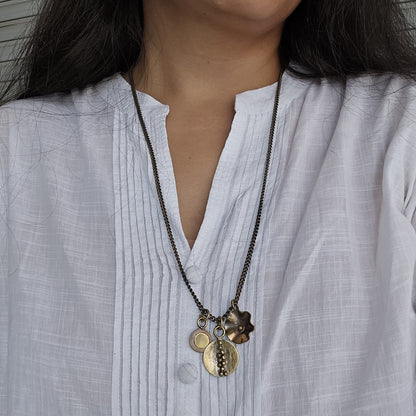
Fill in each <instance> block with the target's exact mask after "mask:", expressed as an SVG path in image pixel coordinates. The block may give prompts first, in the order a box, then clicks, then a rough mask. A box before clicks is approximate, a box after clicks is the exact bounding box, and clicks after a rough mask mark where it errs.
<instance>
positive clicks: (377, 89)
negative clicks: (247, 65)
mask: <svg viewBox="0 0 416 416" xmlns="http://www.w3.org/2000/svg"><path fill="white" fill-rule="evenodd" d="M275 91H276V84H272V85H268V86H266V87H263V88H260V89H257V90H251V91H245V92H242V93H241V94H238V95H237V96H236V101H235V116H234V120H233V123H232V127H231V130H230V133H229V136H228V138H227V141H226V143H225V146H224V148H223V150H222V153H221V157H220V159H219V162H218V166H217V168H216V171H215V175H214V179H213V182H212V186H211V190H210V194H209V199H208V204H207V207H206V211H205V215H204V219H203V223H202V225H201V228H200V231H199V233H198V236H197V239H196V241H195V244H194V246H193V248H192V249H190V247H189V245H188V243H187V240H186V238H185V235H184V233H183V229H182V226H181V221H180V215H179V208H178V198H177V192H176V184H175V177H174V172H173V168H172V161H171V157H170V152H169V145H168V137H167V134H166V125H165V121H166V117H167V116H168V114H169V107H168V106H167V105H164V104H162V103H160V102H158V101H156V100H155V99H154V98H152V97H151V96H149V95H146V94H143V93H140V92H139V93H138V96H139V100H140V103H141V107H142V111H143V115H144V119H145V123H146V125H147V128H148V131H149V136H150V138H151V141H152V144H153V147H154V150H155V156H156V161H157V165H158V170H159V174H160V182H161V188H162V192H163V196H164V199H165V203H166V209H167V213H168V216H169V221H170V223H171V226H172V232H173V235H174V238H175V241H176V245H177V248H178V252H179V255H180V258H181V261H182V264H183V266H184V269H185V272H186V274H187V277H188V279H189V281H190V282H191V285H192V288H193V290H194V291H195V293H196V294H197V296H198V297H199V299H200V300H201V302H202V303H203V305H204V306H205V307H206V308H208V309H209V310H210V311H211V312H212V313H213V314H214V315H220V314H222V313H224V312H225V310H226V309H227V308H228V306H229V304H230V300H231V299H232V298H233V297H234V295H235V291H236V288H237V284H238V279H239V277H240V274H241V271H242V267H243V264H244V260H245V256H246V253H247V250H248V246H249V242H250V238H251V233H252V231H253V227H254V222H255V218H256V213H257V207H258V200H259V196H260V190H261V184H262V179H263V174H264V165H265V158H266V152H267V144H268V135H269V128H270V123H271V117H272V110H273V99H274V94H275ZM0 133H1V141H0V158H1V159H0V160H1V171H0V173H1V176H0V415H7V416H21V415H25V416H27V415H33V416H35V415H36V416H37V415H39V416H47V415H53V416H56V415H65V416H72V415H77V416H81V415H82V416H87V415H88V416H90V415H97V416H98V415H100V416H101V415H112V416H133V415H134V416H136V415H151V416H153V415H202V416H211V415H239V416H240V415H241V416H252V415H260V414H262V415H279V416H306V415H308V416H323V415H328V416H329V415H331V416H333V415H340V416H341V415H342V416H347V415H348V416H349V415H351V416H352V415H354V416H355V415H357V416H358V415H360V416H361V415H368V416H383V415H385V416H391V415H395V416H410V415H413V414H416V413H415V412H416V407H415V403H414V399H413V388H414V374H415V353H416V346H415V340H416V339H415V336H416V334H415V332H416V319H415V310H416V308H415V307H416V296H415V295H416V292H415V288H416V286H415V276H414V274H415V269H416V232H415V227H416V218H415V209H416V87H415V86H414V85H413V84H411V83H408V82H407V81H405V80H403V79H402V78H400V77H398V76H394V75H383V76H362V77H352V78H350V79H349V80H348V81H347V83H346V84H345V85H343V84H341V83H335V82H330V81H328V80H325V79H323V80H300V79H297V78H295V77H294V76H292V75H291V74H290V73H288V72H285V74H284V76H283V79H282V88H281V97H280V107H279V112H278V116H277V125H276V129H275V141H274V145H273V149H272V154H271V164H270V170H269V179H268V182H267V186H266V191H265V199H264V208H263V213H262V219H261V223H260V227H259V233H258V237H257V242H256V246H255V250H254V253H253V257H252V262H251V265H250V269H249V272H248V276H247V279H246V283H245V285H244V288H243V291H242V294H241V298H240V302H239V305H240V308H241V309H242V310H248V311H250V313H251V314H252V320H253V323H254V325H255V330H254V332H253V333H252V335H251V337H250V340H249V342H247V343H245V344H242V345H238V346H237V350H238V352H239V357H240V361H239V364H238V367H237V369H236V371H235V372H234V373H233V374H231V375H230V376H228V377H224V378H217V377H213V376H211V375H210V374H209V373H208V372H207V371H206V370H205V368H204V365H203V363H202V355H201V354H199V353H197V352H195V351H193V350H192V349H191V348H190V346H189V335H190V333H191V332H192V331H193V330H194V329H196V328H197V326H196V320H197V318H198V316H199V311H198V308H197V307H196V305H195V303H194V301H193V299H192V296H191V294H190V293H189V291H188V289H187V288H186V286H185V283H184V282H183V280H182V277H181V274H180V271H179V269H178V266H177V264H176V260H175V257H174V254H173V251H172V248H171V246H170V242H169V238H168V235H167V232H166V228H165V224H164V221H163V216H162V213H161V210H160V206H159V200H158V196H157V192H156V187H155V183H154V176H153V170H152V165H151V160H150V157H149V152H148V149H147V145H146V142H145V139H144V136H143V133H142V131H141V128H140V125H139V122H138V118H137V114H136V109H135V106H134V102H133V98H132V94H131V90H130V86H129V84H128V83H127V82H126V81H125V80H124V79H123V77H122V76H121V74H119V73H116V74H114V75H113V76H111V77H108V78H106V79H104V80H103V81H101V82H100V83H98V84H96V85H91V86H88V87H87V88H86V89H84V90H82V91H79V90H73V91H72V92H71V94H69V95H67V96H63V95H59V94H54V95H49V96H46V97H38V98H31V99H26V100H19V101H15V102H12V103H10V104H8V105H6V106H4V107H2V108H0ZM213 326H214V325H213V324H210V325H209V327H208V329H209V330H210V331H212V330H213Z"/></svg>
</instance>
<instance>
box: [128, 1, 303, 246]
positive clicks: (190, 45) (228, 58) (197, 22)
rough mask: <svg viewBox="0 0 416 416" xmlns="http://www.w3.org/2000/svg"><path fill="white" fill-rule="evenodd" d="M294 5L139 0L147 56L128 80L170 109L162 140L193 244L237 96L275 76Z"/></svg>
mask: <svg viewBox="0 0 416 416" xmlns="http://www.w3.org/2000/svg"><path fill="white" fill-rule="evenodd" d="M299 3H300V0H144V4H143V7H144V21H145V33H144V45H145V50H146V53H145V54H144V55H142V56H141V57H140V58H139V60H138V62H137V64H136V66H135V68H134V81H135V86H136V89H137V90H139V91H143V92H145V93H147V94H149V95H151V96H153V97H154V98H155V99H157V100H158V101H160V102H162V103H164V104H168V105H169V106H170V113H169V115H168V117H167V120H166V129H167V135H168V144H169V150H170V153H171V158H172V164H173V170H174V174H175V180H176V187H177V194H178V203H179V211H180V216H181V222H182V228H183V231H184V234H185V237H186V239H187V241H188V244H189V246H190V247H191V248H192V246H193V244H194V241H195V239H196V237H197V234H198V231H199V228H200V226H201V223H202V220H203V217H204V212H205V207H206V204H207V201H208V196H209V191H210V189H211V183H212V179H213V176H214V173H215V169H216V167H217V164H218V160H219V158H220V155H221V151H222V149H223V147H224V144H225V142H226V140H227V137H228V134H229V132H230V128H231V124H232V121H233V117H234V101H235V95H236V94H238V93H241V92H243V91H246V90H251V89H255V88H260V87H263V86H266V85H269V84H272V83H273V82H275V81H277V78H278V73H279V69H280V62H279V57H278V53H277V50H278V46H279V42H280V38H281V33H282V28H283V23H284V21H285V19H286V18H287V17H288V16H289V15H290V14H291V13H292V11H293V10H294V9H295V8H296V6H297V5H298V4H299ZM123 76H124V78H125V79H126V80H128V77H127V75H126V74H124V75H123Z"/></svg>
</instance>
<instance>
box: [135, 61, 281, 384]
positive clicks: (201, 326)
mask: <svg viewBox="0 0 416 416" xmlns="http://www.w3.org/2000/svg"><path fill="white" fill-rule="evenodd" d="M132 69H133V68H130V70H129V71H128V74H129V79H130V86H131V91H132V95H133V99H134V104H135V106H136V110H137V115H138V117H139V121H140V125H141V128H142V131H143V134H144V137H145V140H146V143H147V147H148V149H149V154H150V159H151V162H152V168H153V175H154V179H155V184H156V190H157V195H158V198H159V203H160V208H161V211H162V215H163V219H164V222H165V225H166V230H167V233H168V236H169V240H170V244H171V246H172V250H173V253H174V255H175V259H176V262H177V264H178V267H179V271H180V273H181V275H182V279H183V281H184V282H185V285H186V287H187V288H188V290H189V292H190V294H191V295H192V297H193V299H194V301H195V304H196V306H197V307H198V309H199V312H200V314H199V318H198V319H197V322H196V323H197V329H195V330H194V331H193V332H192V333H191V335H190V337H189V344H190V346H191V348H192V349H193V350H194V351H196V352H199V353H203V357H202V360H203V363H204V366H205V368H206V370H207V371H208V372H209V373H210V374H212V375H213V376H216V377H224V376H228V375H230V374H231V373H233V372H234V371H235V369H236V368H237V365H238V361H239V356H238V351H237V348H236V347H235V345H234V343H235V344H242V343H244V342H247V341H248V340H249V339H250V333H251V332H252V331H253V330H254V325H253V324H252V323H251V322H250V319H251V314H250V313H249V312H247V311H240V310H239V308H238V301H239V299H240V295H241V291H242V290H243V286H244V283H245V281H246V277H247V272H248V269H249V267H250V263H251V258H252V255H253V251H254V246H255V243H256V238H257V233H258V229H259V225H260V219H261V213H262V209H263V200H264V193H265V189H266V181H267V176H268V172H269V165H270V157H271V151H272V146H273V138H274V131H275V126H276V116H277V110H278V107H279V97H280V88H281V84H282V76H283V72H284V69H283V68H282V69H281V70H280V73H279V80H278V83H277V89H276V94H275V99H274V107H273V115H272V122H271V126H270V132H269V144H268V148H267V156H266V163H265V168H264V176H263V184H262V188H261V193H260V199H259V205H258V210H257V217H256V222H255V225H254V229H253V233H252V237H251V241H250V245H249V248H248V251H247V255H246V259H245V262H244V265H243V269H242V272H241V276H240V279H239V281H238V285H237V290H236V293H235V296H234V299H232V300H231V302H230V303H231V304H230V306H229V308H228V309H227V311H226V312H225V313H224V314H223V315H220V316H214V315H212V314H211V312H210V311H209V310H208V309H206V308H205V307H204V305H203V304H202V303H201V301H200V300H199V298H198V296H197V295H196V294H195V292H194V290H193V289H192V286H191V284H190V282H189V280H188V278H187V277H186V274H185V270H184V269H183V265H182V262H181V259H180V257H179V252H178V249H177V247H176V243H175V239H174V238H173V233H172V229H171V226H170V222H169V219H168V215H167V211H166V207H165V202H164V199H163V195H162V189H161V186H160V181H159V172H158V169H157V165H156V158H155V154H154V151H153V146H152V143H151V141H150V138H149V134H148V132H147V128H146V125H145V122H144V119H143V115H142V111H141V108H140V105H139V100H138V98H137V92H136V89H135V86H134V80H133V73H132ZM208 321H212V322H214V323H215V324H216V326H215V328H214V330H213V335H214V337H215V340H213V337H212V335H211V334H210V333H209V332H208V331H207V330H206V329H205V328H206V327H207V324H208ZM225 336H227V337H228V339H229V340H230V341H232V342H230V341H227V340H225V339H224V337H225Z"/></svg>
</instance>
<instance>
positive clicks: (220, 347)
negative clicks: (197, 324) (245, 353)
mask: <svg viewBox="0 0 416 416" xmlns="http://www.w3.org/2000/svg"><path fill="white" fill-rule="evenodd" d="M224 335H225V328H224V326H223V325H222V319H221V322H220V324H219V325H217V326H216V327H215V328H214V336H215V338H217V339H216V340H214V341H212V342H210V343H209V344H208V346H207V347H206V348H205V350H204V355H203V357H202V360H203V362H204V366H205V368H206V369H207V371H208V372H209V373H210V374H212V375H213V376H215V377H225V376H228V375H230V374H231V373H233V372H234V371H235V369H236V368H237V365H238V351H237V348H235V347H234V345H233V344H232V343H231V342H230V341H226V340H224V339H222V338H223V337H224Z"/></svg>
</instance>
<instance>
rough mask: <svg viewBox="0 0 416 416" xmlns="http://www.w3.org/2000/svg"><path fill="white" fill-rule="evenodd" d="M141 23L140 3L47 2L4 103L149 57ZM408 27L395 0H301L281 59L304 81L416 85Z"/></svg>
mask: <svg viewBox="0 0 416 416" xmlns="http://www.w3.org/2000/svg"><path fill="white" fill-rule="evenodd" d="M408 3H409V2H408ZM411 3H416V1H412V2H411ZM143 24H144V22H143V7H142V1H141V0H122V1H121V0H44V1H43V2H42V8H41V10H40V13H39V15H38V17H37V18H36V21H35V25H34V26H33V29H32V31H31V33H30V35H29V37H28V41H27V42H26V44H25V45H24V47H23V48H22V50H21V52H20V54H19V56H18V61H17V62H18V64H17V65H16V66H15V70H14V73H13V75H12V77H11V79H12V81H11V82H9V83H8V84H6V87H5V88H4V91H3V92H0V104H1V103H2V102H3V103H4V102H6V101H9V100H11V99H21V98H28V97H34V96H41V95H46V94H50V93H54V92H62V93H68V92H70V91H71V89H73V88H79V89H82V88H84V87H85V86H86V85H88V84H94V83H97V82H99V81H100V80H102V79H103V78H105V77H107V76H110V75H112V74H114V73H115V72H127V71H128V69H129V68H130V67H131V66H133V65H134V64H135V63H136V61H137V59H138V57H139V55H140V53H142V52H143V45H142V40H143V36H142V35H143ZM409 26H410V23H409V21H408V19H407V18H406V15H405V13H404V11H403V9H402V6H401V5H400V4H399V3H398V2H397V0H302V1H301V3H300V4H299V6H298V7H297V8H296V9H295V11H294V12H293V13H292V14H291V15H290V16H289V17H288V18H287V20H286V22H285V24H284V28H283V33H282V38H281V43H280V46H279V54H280V57H281V59H282V60H284V62H289V66H288V67H287V69H286V70H288V71H290V72H292V73H293V74H295V75H296V76H300V77H314V78H316V77H330V78H333V79H336V80H343V81H345V79H346V78H347V77H348V76H350V75H359V74H366V73H374V74H375V73H386V72H391V73H397V74H401V75H404V76H405V77H409V78H412V79H413V80H416V45H415V39H414V38H413V36H412V34H411V32H410V31H409V29H410V27H409ZM292 64H298V65H292ZM299 64H300V66H299ZM302 67H303V68H306V71H301V70H300V69H299V68H302ZM9 91H14V93H13V94H12V95H11V96H10V94H9V98H8V99H7V100H6V99H5V97H6V94H8V92H9Z"/></svg>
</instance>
